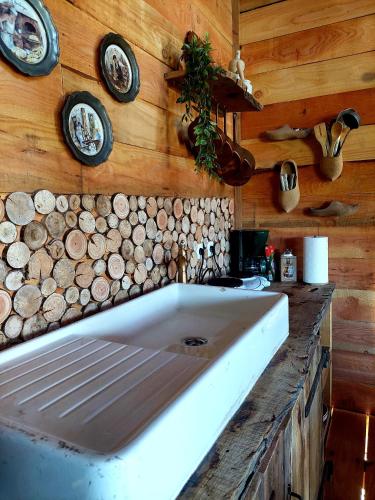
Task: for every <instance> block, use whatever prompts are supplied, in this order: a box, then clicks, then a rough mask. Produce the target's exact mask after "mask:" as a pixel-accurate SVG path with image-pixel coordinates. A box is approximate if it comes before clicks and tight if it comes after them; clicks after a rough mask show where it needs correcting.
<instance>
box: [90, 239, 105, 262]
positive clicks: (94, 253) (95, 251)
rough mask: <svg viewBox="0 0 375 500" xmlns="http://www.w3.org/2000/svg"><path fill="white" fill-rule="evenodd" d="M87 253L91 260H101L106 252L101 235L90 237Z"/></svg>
mask: <svg viewBox="0 0 375 500" xmlns="http://www.w3.org/2000/svg"><path fill="white" fill-rule="evenodd" d="M87 251H88V254H89V256H90V257H91V259H93V260H97V259H101V258H102V257H103V255H104V254H105V251H106V239H105V237H104V236H103V235H102V234H98V233H94V234H93V235H92V236H91V237H90V240H89V243H88V248H87Z"/></svg>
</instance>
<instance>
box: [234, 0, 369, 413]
mask: <svg viewBox="0 0 375 500" xmlns="http://www.w3.org/2000/svg"><path fill="white" fill-rule="evenodd" d="M374 23H375V4H374V2H369V1H355V2H354V1H351V0H344V1H338V0H337V1H336V0H330V1H329V2H325V1H323V0H317V1H316V2H312V3H310V4H309V5H308V6H307V5H306V4H304V3H301V2H299V1H297V0H296V1H294V0H288V1H287V2H280V3H276V4H273V5H269V6H267V7H263V8H258V9H256V10H254V11H250V12H246V13H243V14H241V21H240V38H241V41H242V43H243V44H245V45H244V46H243V50H242V55H243V58H244V59H245V61H246V64H247V76H248V78H250V80H251V81H252V82H253V84H254V90H255V95H257V97H259V99H260V100H261V101H262V102H263V103H265V104H266V106H265V109H264V110H263V112H262V113H259V114H257V115H256V116H251V117H250V116H247V115H246V114H243V115H242V123H241V130H242V145H243V146H244V147H247V148H248V149H249V150H250V151H252V153H253V154H254V156H255V158H256V161H257V167H258V168H273V167H274V166H275V164H277V163H278V162H280V161H281V160H284V159H287V158H292V159H294V160H295V161H296V162H297V164H298V165H299V167H300V168H299V181H300V190H301V200H300V203H299V205H298V207H297V208H296V209H295V210H294V211H293V212H291V213H290V214H286V213H285V212H282V211H281V210H280V209H279V206H278V174H277V171H275V170H273V171H270V172H267V173H263V174H261V175H256V176H254V177H253V178H252V179H251V181H250V182H249V183H248V184H247V185H246V186H244V187H243V188H242V223H243V225H244V227H247V228H257V227H259V228H260V227H264V228H269V229H270V240H271V241H272V242H273V243H274V244H275V246H276V247H277V248H278V249H280V250H284V249H285V248H292V249H293V250H294V251H295V252H296V254H297V256H298V272H299V277H300V278H302V263H303V236H309V235H314V234H317V235H327V236H328V237H329V258H330V260H329V273H330V274H329V276H330V280H331V281H334V282H336V285H337V290H336V292H335V295H334V301H333V348H334V352H333V376H334V380H333V388H334V394H333V403H334V405H335V406H336V407H339V408H343V409H349V410H355V411H365V412H366V411H367V412H370V413H375V377H374V373H375V312H374V311H375V245H374V241H375V215H374V214H375V135H374V134H375V105H374V104H375V55H374V51H375V37H374V30H373V29H372V28H371V27H372V26H374ZM350 107H353V108H355V109H357V110H358V112H359V113H360V115H361V118H362V126H361V127H360V129H359V130H357V131H355V132H354V133H352V134H351V135H350V136H349V138H348V140H347V142H346V144H345V148H344V169H343V174H342V176H341V177H340V178H339V179H338V180H336V181H335V182H334V183H332V182H330V181H328V180H326V179H325V178H324V177H322V176H321V174H320V172H319V167H318V165H319V161H320V158H321V149H320V146H319V145H318V143H317V142H316V140H315V139H314V137H309V138H308V139H307V140H288V141H282V142H273V141H268V140H267V139H266V138H265V135H264V132H265V131H266V130H273V129H276V128H278V127H280V126H282V125H283V124H286V123H288V124H289V125H290V126H292V127H296V128H298V127H305V128H309V127H313V126H314V125H315V124H317V123H319V122H321V121H326V122H328V121H330V120H331V119H332V118H334V117H335V116H336V115H337V113H338V112H339V111H340V110H342V109H345V108H350ZM301 167H306V168H301ZM332 200H339V201H341V202H344V203H350V204H358V205H359V207H358V211H357V212H356V213H355V214H353V215H351V216H347V217H341V218H332V217H328V218H324V217H313V216H311V214H310V212H309V208H310V207H314V208H317V207H320V206H322V205H323V204H324V203H327V202H330V201H332Z"/></svg>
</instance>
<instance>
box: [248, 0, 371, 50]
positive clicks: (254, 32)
mask: <svg viewBox="0 0 375 500" xmlns="http://www.w3.org/2000/svg"><path fill="white" fill-rule="evenodd" d="M374 12H375V6H374V2H372V1H371V0H356V1H355V0H331V1H330V2H329V3H327V2H326V1H325V0H315V2H314V3H313V4H309V5H308V8H306V5H305V4H304V3H303V2H300V0H288V1H287V2H280V3H276V4H274V5H269V6H267V7H263V8H262V9H257V10H254V11H251V12H245V13H243V14H241V19H240V23H241V31H240V43H241V45H245V44H246V43H250V42H255V41H258V40H267V39H269V38H275V37H278V36H282V35H286V34H288V33H296V32H299V31H305V30H308V29H311V28H315V27H317V26H325V25H327V24H332V23H336V22H340V21H344V20H346V19H353V18H357V17H361V16H366V15H369V14H373V13H374Z"/></svg>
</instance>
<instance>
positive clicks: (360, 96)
mask: <svg viewBox="0 0 375 500" xmlns="http://www.w3.org/2000/svg"><path fill="white" fill-rule="evenodd" d="M371 102H375V88H372V89H364V90H357V91H351V92H343V93H338V94H334V95H328V96H321V97H311V98H308V99H299V100H297V101H291V102H282V103H277V104H270V105H269V106H265V108H264V109H263V110H262V112H261V113H254V114H252V115H251V117H250V115H248V114H247V113H242V115H241V137H242V140H244V139H252V138H256V137H261V136H262V135H263V134H264V132H265V131H266V130H274V129H277V128H279V127H281V126H282V125H284V124H285V123H287V124H289V125H290V126H291V127H294V128H312V127H313V126H314V125H316V124H317V123H320V122H327V123H328V122H330V121H331V120H332V119H333V118H335V117H336V116H337V114H338V112H339V111H341V110H342V109H346V108H354V109H356V110H357V111H358V113H359V114H360V116H361V124H362V125H372V124H374V123H375V109H374V107H373V106H369V103H371Z"/></svg>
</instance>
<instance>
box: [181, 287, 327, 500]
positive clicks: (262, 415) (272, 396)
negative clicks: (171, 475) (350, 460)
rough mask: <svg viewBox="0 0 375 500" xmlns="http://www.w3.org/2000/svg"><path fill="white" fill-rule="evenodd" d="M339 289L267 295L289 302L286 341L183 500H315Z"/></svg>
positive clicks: (286, 289)
mask: <svg viewBox="0 0 375 500" xmlns="http://www.w3.org/2000/svg"><path fill="white" fill-rule="evenodd" d="M334 289H335V285H334V284H328V285H322V286H308V285H303V284H299V283H298V284H285V283H277V284H276V283H275V284H273V285H272V287H271V288H270V289H268V290H270V291H276V292H282V293H285V294H287V295H288V297H289V332H290V333H289V337H288V338H287V340H286V341H285V342H284V344H283V345H282V346H281V348H280V349H279V350H278V351H277V353H276V354H275V356H274V357H273V359H272V361H271V362H270V363H269V365H268V366H267V368H266V370H265V371H264V372H263V374H262V375H261V377H260V378H259V380H258V381H257V383H256V384H255V386H254V387H253V389H252V390H251V391H250V393H249V395H248V396H247V398H246V399H245V401H244V403H243V404H242V406H241V407H240V409H239V410H238V411H237V413H236V414H235V415H234V416H233V417H232V419H231V420H230V422H229V423H228V425H227V426H226V428H225V429H224V431H223V432H222V434H221V435H220V437H219V438H218V439H217V441H216V443H215V444H214V446H213V447H212V449H211V450H210V452H209V453H208V454H207V455H206V457H205V458H204V460H203V461H202V463H201V464H200V466H199V467H198V468H197V470H196V471H195V473H194V474H193V475H192V476H191V478H190V479H189V481H188V482H187V483H186V485H185V487H184V488H183V490H182V491H181V493H180V495H179V496H178V499H179V500H182V499H184V500H185V499H186V500H187V499H189V500H191V499H193V498H199V499H215V500H216V499H221V498H233V499H239V498H241V499H249V500H252V499H254V500H258V499H259V500H261V499H262V500H263V499H264V500H269V499H276V500H278V499H280V500H281V499H288V498H303V500H308V499H310V500H316V498H317V496H318V493H319V487H320V482H321V477H322V472H323V465H324V439H325V432H326V425H325V424H324V423H323V403H324V404H325V406H326V408H327V409H329V407H330V404H331V386H332V372H331V361H330V352H331V347H332V326H331V321H332V319H331V300H332V294H333V291H334ZM327 415H328V420H329V411H327V414H326V416H327ZM328 420H325V422H327V421H328Z"/></svg>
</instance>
